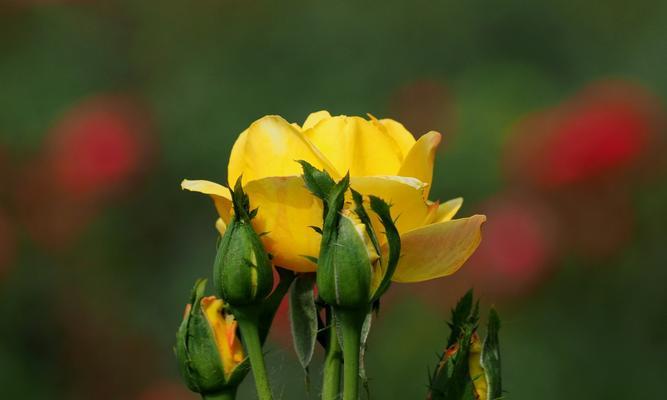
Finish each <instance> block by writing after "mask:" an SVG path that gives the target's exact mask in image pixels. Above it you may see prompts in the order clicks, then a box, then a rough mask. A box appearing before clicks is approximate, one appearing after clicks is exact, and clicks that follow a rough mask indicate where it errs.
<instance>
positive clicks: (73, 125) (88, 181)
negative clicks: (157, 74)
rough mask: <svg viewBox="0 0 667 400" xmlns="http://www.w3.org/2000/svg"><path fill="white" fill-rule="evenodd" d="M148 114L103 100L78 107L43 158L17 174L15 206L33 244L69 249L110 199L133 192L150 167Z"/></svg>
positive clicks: (121, 101) (125, 101)
mask: <svg viewBox="0 0 667 400" xmlns="http://www.w3.org/2000/svg"><path fill="white" fill-rule="evenodd" d="M146 115H147V113H146V112H145V110H144V109H143V107H141V106H140V105H138V104H137V103H136V102H135V101H133V100H131V99H129V98H126V97H121V96H109V95H102V96H97V97H93V98H91V99H87V100H84V101H83V102H81V103H79V104H77V105H75V106H74V107H72V108H71V109H70V110H69V111H67V112H66V113H65V115H64V116H63V117H62V119H60V120H59V121H58V122H57V123H56V124H55V126H54V128H53V129H52V130H51V131H50V132H49V134H48V137H47V141H46V143H45V147H44V149H43V154H41V155H40V157H37V158H35V159H34V160H31V161H29V162H28V163H26V165H25V166H24V167H23V169H22V170H20V171H19V173H17V174H16V176H17V179H16V184H15V188H14V189H15V190H14V202H15V204H16V206H15V207H16V210H17V212H18V215H19V219H20V222H21V223H22V224H23V225H24V226H25V227H26V230H27V231H28V233H29V235H30V236H31V238H32V239H33V240H34V241H36V242H37V243H39V244H40V245H41V246H42V247H45V248H47V249H50V250H57V249H64V248H67V247H69V246H70V245H71V244H73V243H74V241H75V240H76V239H77V238H78V237H79V236H80V234H81V233H82V232H83V230H84V229H85V228H86V227H87V226H88V224H89V223H90V221H91V220H92V219H93V218H94V217H95V215H96V214H97V213H98V212H99V210H100V209H101V208H102V206H103V205H104V204H105V203H104V201H105V200H107V199H108V198H109V196H112V195H116V194H118V193H121V192H123V191H124V190H126V189H128V188H129V187H130V186H131V185H132V183H134V182H135V181H136V180H137V179H138V178H139V177H140V175H141V174H142V173H143V172H144V171H145V169H146V167H147V165H148V164H149V159H150V156H151V153H152V151H151V150H152V149H151V146H150V141H149V138H150V136H149V120H148V118H147V117H146Z"/></svg>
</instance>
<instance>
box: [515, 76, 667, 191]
mask: <svg viewBox="0 0 667 400" xmlns="http://www.w3.org/2000/svg"><path fill="white" fill-rule="evenodd" d="M662 119H663V114H662V112H661V111H660V108H659V102H658V100H657V99H656V98H655V97H654V96H653V95H652V94H651V93H650V92H648V91H647V90H646V89H645V88H643V87H641V86H638V85H633V84H631V83H627V82H621V81H608V82H602V83H596V84H593V85H590V86H588V87H586V88H584V90H582V91H581V92H580V93H578V94H577V95H576V96H575V97H574V98H572V99H570V100H568V101H566V102H565V103H563V104H562V105H560V106H558V107H555V108H552V109H548V110H546V111H542V112H539V113H536V114H533V115H530V116H528V117H527V118H526V119H524V120H523V121H522V122H521V123H520V124H519V125H518V127H517V129H516V131H515V135H514V136H513V137H512V139H511V140H510V142H509V146H508V166H509V172H510V175H511V177H513V178H518V179H519V180H523V181H526V182H527V183H529V184H532V185H535V186H536V187H540V188H559V187H563V186H568V185H572V184H578V183H586V182H590V181H591V180H596V179H597V178H601V177H606V176H613V175H616V174H618V173H621V172H625V171H627V170H628V169H629V167H631V166H634V165H637V164H638V161H639V160H640V158H641V157H642V156H643V155H646V154H647V153H648V150H649V148H650V144H651V143H652V142H653V141H654V140H655V139H656V133H657V131H658V130H659V129H660V127H661V125H662V123H661V121H662Z"/></svg>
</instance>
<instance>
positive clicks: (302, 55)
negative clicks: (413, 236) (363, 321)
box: [0, 0, 667, 400]
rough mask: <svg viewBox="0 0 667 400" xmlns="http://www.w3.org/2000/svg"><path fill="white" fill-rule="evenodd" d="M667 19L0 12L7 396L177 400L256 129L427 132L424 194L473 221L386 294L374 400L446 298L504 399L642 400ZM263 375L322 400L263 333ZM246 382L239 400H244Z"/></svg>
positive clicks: (662, 253)
mask: <svg viewBox="0 0 667 400" xmlns="http://www.w3.org/2000/svg"><path fill="white" fill-rule="evenodd" d="M665 65H667V3H666V2H664V1H657V0H636V1H633V2H627V1H616V0H612V1H604V2H602V1H599V2H595V1H589V2H571V1H555V2H550V3H543V4H535V3H531V2H525V1H516V0H507V1H504V2H502V3H491V2H484V1H477V0H471V1H465V2H460V1H444V2H437V3H436V2H428V1H422V0H416V1H410V2H394V1H384V2H378V3H376V4H371V3H370V2H357V3H352V2H349V3H348V2H344V1H343V2H326V3H325V2H308V1H283V2H269V1H260V0H254V1H232V0H227V1H213V0H198V1H184V0H181V1H167V0H162V1H129V0H128V1H99V2H97V1H92V0H90V1H85V0H79V1H76V0H71V1H64V0H63V1H56V0H51V1H48V0H41V1H40V0H14V1H7V0H5V1H2V2H0V179H1V181H2V184H1V185H0V314H1V315H2V322H0V397H1V398H3V399H14V398H21V399H46V398H48V399H102V400H104V399H137V400H157V399H160V400H187V399H195V398H196V397H195V396H193V395H191V394H189V393H188V392H187V391H186V390H185V389H184V386H183V385H182V384H181V382H180V380H179V377H178V374H177V371H176V365H175V361H174V358H173V356H172V352H171V348H172V345H173V342H174V334H175V330H176V327H177V325H178V323H179V321H180V318H181V315H182V309H183V306H184V302H185V301H186V299H187V296H188V293H189V290H190V287H191V285H192V282H193V281H194V280H195V279H196V278H198V277H201V276H206V275H207V274H208V273H209V270H210V267H211V264H212V260H213V257H214V254H215V239H216V232H215V230H214V227H213V224H212V222H213V219H212V218H213V216H214V210H213V207H212V206H211V204H210V202H208V201H207V200H206V199H204V198H202V197H201V196H197V195H192V194H189V193H187V192H182V191H181V190H180V188H179V183H180V181H181V179H182V178H205V179H211V180H217V181H224V179H225V177H226V164H227V156H228V154H229V150H230V149H231V145H232V143H233V141H234V139H235V137H236V135H237V134H238V133H239V132H241V131H242V130H243V129H244V128H245V127H246V126H248V125H249V124H250V123H251V122H252V121H254V120H255V119H257V118H259V117H261V116H263V115H265V114H280V115H283V116H285V117H286V118H287V119H288V120H290V121H295V122H299V123H300V122H302V121H303V120H304V119H305V117H306V116H307V115H308V113H309V112H311V111H316V110H320V109H327V110H329V111H331V112H332V113H334V114H348V115H364V114H365V113H372V114H373V115H375V116H377V117H392V118H394V119H397V120H399V121H402V122H403V123H404V124H405V125H406V126H407V127H408V128H409V129H410V130H411V131H412V132H414V133H415V135H416V136H419V135H420V134H422V133H424V132H426V131H428V130H431V129H434V130H439V131H441V132H443V133H444V135H445V139H444V141H443V145H442V146H441V148H440V150H439V154H438V157H437V165H436V172H435V187H434V189H433V190H432V192H431V193H432V197H434V198H440V199H448V198H452V197H457V196H463V197H465V204H464V208H463V210H462V213H461V214H463V215H467V214H471V213H477V212H483V213H486V214H487V215H488V223H487V224H486V225H485V229H484V240H483V243H482V245H481V246H480V248H479V250H478V253H477V254H476V255H475V256H474V257H473V258H472V259H471V260H470V262H469V263H468V264H467V265H466V267H464V269H463V270H461V271H460V272H459V273H458V274H456V275H455V276H453V277H451V278H446V279H441V280H438V281H435V282H431V283H428V284H420V285H412V286H407V285H405V286H402V285H394V286H393V288H392V292H391V293H392V294H391V296H390V298H389V299H388V301H387V302H385V303H386V304H385V306H383V310H382V312H381V314H380V318H379V320H378V321H377V323H376V326H375V329H374V331H373V332H372V333H371V337H370V343H369V346H370V350H369V359H368V370H369V375H370V379H371V380H370V389H371V394H372V396H373V397H374V398H380V399H418V398H424V394H425V391H426V384H427V382H428V379H427V367H433V365H434V364H435V361H436V354H437V353H438V352H439V351H441V350H442V348H441V347H442V346H443V345H444V343H445V340H446V335H447V333H448V332H447V329H446V324H445V320H446V319H447V318H448V310H449V308H450V307H451V306H452V304H453V302H454V299H455V298H456V297H457V296H459V295H460V294H462V293H463V292H464V291H465V290H466V289H467V288H469V287H471V286H473V287H475V289H476V291H477V294H478V295H480V296H481V297H482V303H483V304H484V305H485V306H489V305H490V304H495V305H496V307H497V308H498V309H499V311H500V313H501V315H502V316H503V321H504V324H503V328H502V331H501V343H502V349H503V363H504V379H505V388H506V389H507V395H508V396H507V397H508V398H511V399H517V400H518V399H536V398H539V399H544V400H548V399H642V398H647V399H649V398H651V399H653V398H660V396H661V394H664V382H665V380H666V379H667V368H666V367H665V356H667V340H666V339H665V332H666V328H667V291H666V290H665V282H666V281H667V268H666V267H667V265H666V261H667V247H666V243H667V241H666V239H667V235H666V234H665V222H667V209H666V207H665V205H667V179H666V174H665V172H666V167H667V162H666V160H665V156H664V154H665V151H666V150H667V148H666V147H665V127H666V125H665V117H666V116H665V112H666V109H665V103H664V102H665V96H667V74H666V73H665ZM276 325H277V328H276V332H274V334H273V336H272V339H271V342H270V344H269V346H268V349H269V355H268V357H269V360H268V362H269V369H270V370H269V374H270V378H271V380H272V381H273V383H274V384H275V388H276V392H277V394H278V395H279V397H280V398H283V399H301V398H304V399H305V398H317V394H318V390H319V379H320V377H321V370H320V369H319V366H318V365H317V364H316V366H314V367H313V368H312V371H311V381H312V383H311V388H310V391H309V392H307V391H306V389H305V387H304V375H303V373H302V371H301V370H300V368H299V366H298V362H297V361H296V358H295V357H294V355H293V352H292V350H291V347H290V346H291V344H290V339H289V334H288V330H287V323H286V318H285V315H282V316H281V317H280V319H279V320H278V321H277V322H276ZM252 386H253V385H252V383H251V381H250V379H248V380H247V381H246V382H245V383H244V385H243V387H242V389H241V395H240V398H247V399H251V398H254V394H253V387H252Z"/></svg>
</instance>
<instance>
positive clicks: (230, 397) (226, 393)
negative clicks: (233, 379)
mask: <svg viewBox="0 0 667 400" xmlns="http://www.w3.org/2000/svg"><path fill="white" fill-rule="evenodd" d="M237 388H238V387H233V388H229V389H226V390H223V391H222V392H219V393H215V394H212V393H208V394H202V395H201V398H202V399H203V400H236V389H237Z"/></svg>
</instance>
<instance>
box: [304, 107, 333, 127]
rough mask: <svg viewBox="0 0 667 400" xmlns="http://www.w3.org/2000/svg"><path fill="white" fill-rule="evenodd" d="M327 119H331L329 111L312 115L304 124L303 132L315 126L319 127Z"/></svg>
mask: <svg viewBox="0 0 667 400" xmlns="http://www.w3.org/2000/svg"><path fill="white" fill-rule="evenodd" d="M327 118H331V114H329V111H325V110H322V111H317V112H314V113H311V114H310V115H309V116H308V118H306V120H305V121H304V123H303V130H306V129H310V128H312V127H313V126H315V125H317V123H318V122H320V121H322V120H323V119H327Z"/></svg>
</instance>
